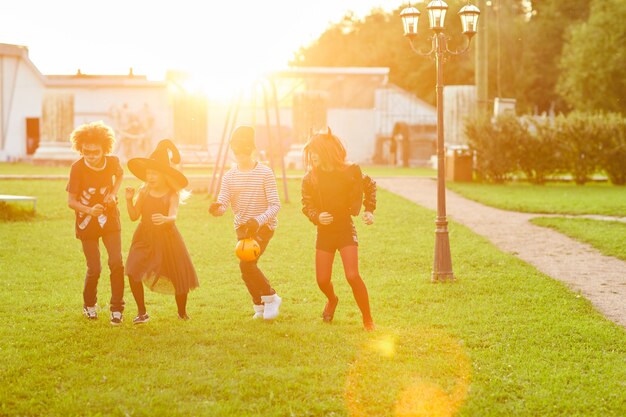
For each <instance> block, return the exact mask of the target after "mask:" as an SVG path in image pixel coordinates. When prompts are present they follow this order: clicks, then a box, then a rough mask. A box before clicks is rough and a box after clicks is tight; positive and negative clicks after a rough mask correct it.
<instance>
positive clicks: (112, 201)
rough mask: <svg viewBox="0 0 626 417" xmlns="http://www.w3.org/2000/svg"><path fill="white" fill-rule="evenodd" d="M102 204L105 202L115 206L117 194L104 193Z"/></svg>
mask: <svg viewBox="0 0 626 417" xmlns="http://www.w3.org/2000/svg"><path fill="white" fill-rule="evenodd" d="M104 204H106V205H107V206H109V207H115V206H116V205H117V196H116V195H115V194H112V193H109V194H107V195H105V196H104Z"/></svg>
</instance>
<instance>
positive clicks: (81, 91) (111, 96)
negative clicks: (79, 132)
mask: <svg viewBox="0 0 626 417" xmlns="http://www.w3.org/2000/svg"><path fill="white" fill-rule="evenodd" d="M49 91H51V92H52V91H55V92H64V93H68V94H73V95H74V126H79V125H81V124H83V123H89V122H93V121H97V120H102V121H104V122H105V123H107V124H109V125H113V120H112V119H111V117H110V111H111V108H112V107H113V106H117V107H122V105H123V104H124V103H126V104H127V105H128V110H129V111H131V112H138V111H140V110H141V109H142V107H143V105H144V103H148V107H149V110H150V112H151V113H152V116H153V117H154V123H155V128H154V136H155V137H154V140H157V141H158V140H159V139H164V138H167V137H171V136H172V135H173V132H174V113H173V108H172V106H171V103H170V99H169V97H168V94H167V89H166V88H164V87H155V88H148V87H135V88H123V87H116V88H54V89H50V90H49Z"/></svg>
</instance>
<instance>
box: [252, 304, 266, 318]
mask: <svg viewBox="0 0 626 417" xmlns="http://www.w3.org/2000/svg"><path fill="white" fill-rule="evenodd" d="M252 307H253V308H254V316H252V318H253V319H254V320H256V319H262V318H263V311H265V306H264V305H263V304H259V305H256V304H252Z"/></svg>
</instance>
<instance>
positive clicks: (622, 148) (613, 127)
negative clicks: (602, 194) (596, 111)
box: [600, 113, 626, 185]
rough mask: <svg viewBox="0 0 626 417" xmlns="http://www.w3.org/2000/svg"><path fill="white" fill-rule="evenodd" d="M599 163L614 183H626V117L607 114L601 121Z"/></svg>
mask: <svg viewBox="0 0 626 417" xmlns="http://www.w3.org/2000/svg"><path fill="white" fill-rule="evenodd" d="M603 124H604V126H605V128H604V134H603V135H602V142H601V146H602V152H601V157H600V164H601V167H602V169H604V171H605V172H606V174H607V176H608V177H609V180H611V182H612V183H613V184H615V185H624V184H626V119H625V118H623V117H621V116H620V115H617V114H614V113H613V114H608V115H606V116H605V117H604V122H603Z"/></svg>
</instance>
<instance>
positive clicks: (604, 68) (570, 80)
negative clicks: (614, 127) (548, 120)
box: [557, 0, 626, 115]
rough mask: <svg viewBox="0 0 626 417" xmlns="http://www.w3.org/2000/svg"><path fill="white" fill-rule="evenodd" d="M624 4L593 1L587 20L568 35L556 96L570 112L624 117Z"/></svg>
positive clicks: (625, 75) (625, 12) (625, 69)
mask: <svg viewBox="0 0 626 417" xmlns="http://www.w3.org/2000/svg"><path fill="white" fill-rule="evenodd" d="M625 20H626V2H624V1H623V0H594V1H593V3H592V5H591V12H590V15H589V20H588V21H587V22H585V23H581V24H579V25H577V26H575V27H574V28H573V29H572V31H571V36H570V37H569V39H568V41H567V44H566V46H565V48H564V51H563V56H562V58H561V69H562V73H561V76H560V78H559V82H558V86H557V87H558V92H559V93H561V95H562V96H563V97H564V98H565V100H566V102H567V103H568V104H569V105H570V106H571V107H572V108H574V109H577V110H581V111H596V110H604V111H609V112H619V113H621V114H625V115H626V53H625V52H624V45H626V26H624V21H625Z"/></svg>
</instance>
